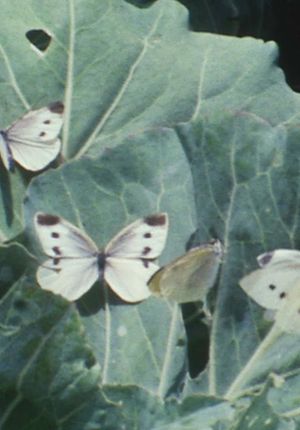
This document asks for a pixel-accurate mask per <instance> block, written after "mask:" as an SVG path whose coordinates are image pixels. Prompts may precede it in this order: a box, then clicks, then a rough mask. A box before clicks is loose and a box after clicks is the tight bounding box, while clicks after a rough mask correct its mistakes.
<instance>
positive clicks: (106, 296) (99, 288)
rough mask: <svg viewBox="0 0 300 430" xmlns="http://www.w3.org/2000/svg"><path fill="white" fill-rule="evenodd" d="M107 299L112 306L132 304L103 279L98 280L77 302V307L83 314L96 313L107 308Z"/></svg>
mask: <svg viewBox="0 0 300 430" xmlns="http://www.w3.org/2000/svg"><path fill="white" fill-rule="evenodd" d="M99 284H100V285H99ZM105 290H106V291H105ZM107 301H108V302H109V304H110V305H112V306H123V305H130V303H127V302H124V301H123V300H122V299H120V297H119V296H117V294H115V293H114V292H113V291H112V290H111V288H109V286H106V285H104V282H103V281H97V282H96V283H95V284H94V285H93V286H92V288H90V289H89V290H88V291H87V292H86V293H85V294H84V295H83V296H82V297H81V298H80V300H79V301H78V302H77V309H78V311H79V313H80V315H81V316H90V315H94V314H96V313H98V312H99V311H100V309H102V310H104V309H105V303H106V302H107Z"/></svg>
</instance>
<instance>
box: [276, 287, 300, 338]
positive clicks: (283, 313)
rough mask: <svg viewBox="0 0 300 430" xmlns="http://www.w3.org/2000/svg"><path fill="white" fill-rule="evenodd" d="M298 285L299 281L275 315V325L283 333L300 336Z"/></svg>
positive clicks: (299, 296) (299, 288)
mask: <svg viewBox="0 0 300 430" xmlns="http://www.w3.org/2000/svg"><path fill="white" fill-rule="evenodd" d="M299 292H300V283H299V279H298V282H296V283H295V284H294V285H293V287H292V288H291V289H290V291H289V295H288V297H287V299H286V301H285V303H284V304H283V305H282V307H281V308H280V309H279V310H278V312H277V313H276V315H275V325H276V326H277V327H278V328H279V329H280V330H281V331H283V332H285V333H296V334H300V294H299Z"/></svg>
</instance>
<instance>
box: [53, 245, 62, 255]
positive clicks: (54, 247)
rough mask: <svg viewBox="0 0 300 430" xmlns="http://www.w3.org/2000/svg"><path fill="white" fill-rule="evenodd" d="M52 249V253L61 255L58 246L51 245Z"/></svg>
mask: <svg viewBox="0 0 300 430" xmlns="http://www.w3.org/2000/svg"><path fill="white" fill-rule="evenodd" d="M52 251H53V252H54V254H56V255H61V250H60V249H59V247H58V246H53V248H52Z"/></svg>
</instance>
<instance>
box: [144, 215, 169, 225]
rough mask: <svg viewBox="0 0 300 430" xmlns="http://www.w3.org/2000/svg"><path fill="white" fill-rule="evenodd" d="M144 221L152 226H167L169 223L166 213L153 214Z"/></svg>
mask: <svg viewBox="0 0 300 430" xmlns="http://www.w3.org/2000/svg"><path fill="white" fill-rule="evenodd" d="M144 220H145V223H146V224H148V225H151V226H158V225H165V224H167V222H168V215H167V214H166V213H159V214H153V215H149V216H147V217H145V218H144Z"/></svg>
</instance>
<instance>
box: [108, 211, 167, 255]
mask: <svg viewBox="0 0 300 430" xmlns="http://www.w3.org/2000/svg"><path fill="white" fill-rule="evenodd" d="M167 232H168V216H167V214H165V213H158V214H154V215H150V216H148V217H145V218H143V219H140V220H137V221H135V222H133V223H132V224H130V225H129V226H127V227H125V228H124V229H123V230H121V231H120V233H119V234H117V235H116V236H115V237H114V238H113V239H112V240H111V241H110V242H109V244H108V245H107V247H106V249H105V254H106V255H107V256H109V257H116V258H126V259H129V258H142V259H155V258H157V257H158V256H159V255H160V254H161V252H162V250H163V248H164V246H165V242H166V238H167Z"/></svg>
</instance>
